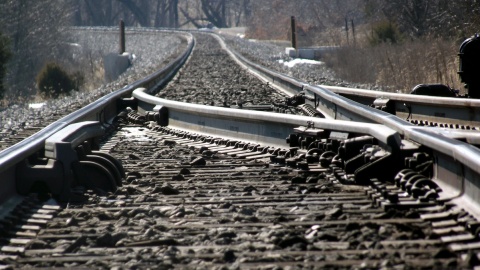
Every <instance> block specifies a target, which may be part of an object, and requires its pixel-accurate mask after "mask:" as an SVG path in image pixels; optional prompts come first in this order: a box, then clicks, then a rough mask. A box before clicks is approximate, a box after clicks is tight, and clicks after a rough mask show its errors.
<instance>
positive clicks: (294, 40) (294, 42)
mask: <svg viewBox="0 0 480 270" xmlns="http://www.w3.org/2000/svg"><path fill="white" fill-rule="evenodd" d="M291 28H292V47H293V48H294V49H295V50H296V49H297V27H296V25H295V16H292V18H291Z"/></svg>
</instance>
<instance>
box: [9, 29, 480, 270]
mask: <svg viewBox="0 0 480 270" xmlns="http://www.w3.org/2000/svg"><path fill="white" fill-rule="evenodd" d="M195 36H196V38H195V39H191V43H190V46H189V47H188V50H187V51H186V52H185V53H184V54H183V55H181V56H179V57H178V59H176V61H174V62H172V63H171V64H170V65H168V66H167V67H165V68H164V69H162V70H160V71H158V72H157V73H156V74H153V75H152V76H150V77H149V78H147V79H145V80H141V81H138V82H136V83H135V84H133V85H130V86H128V87H125V88H124V89H121V90H119V91H118V92H115V93H112V94H110V95H108V96H106V97H104V98H102V99H101V100H99V101H98V102H96V103H92V104H91V105H90V106H87V107H85V108H82V109H81V110H80V111H79V112H75V113H72V114H70V115H68V116H66V117H64V118H62V119H61V120H59V121H57V122H55V123H53V124H52V125H50V126H49V127H47V128H46V129H44V130H42V131H41V132H39V133H37V134H35V135H34V136H32V137H29V138H28V139H26V140H25V141H23V142H21V143H19V144H17V145H15V146H13V147H11V148H8V149H7V150H5V151H2V152H1V153H0V176H2V177H1V178H2V179H3V180H2V181H3V183H4V187H5V188H4V189H3V190H2V191H1V192H0V193H1V194H2V195H1V198H4V201H5V202H4V203H3V204H2V212H1V213H0V220H2V222H1V223H0V224H1V226H2V228H3V230H2V232H3V233H2V238H1V243H2V248H1V253H0V265H2V267H4V268H22V267H24V268H49V269H50V268H67V267H68V268H74V269H76V268H78V269H80V268H85V267H93V268H122V267H127V268H182V269H184V268H190V269H211V268H218V269H220V268H223V267H233V268H242V269H251V268H257V269H274V268H298V269H304V268H334V269H350V268H362V267H363V268H382V267H383V268H394V267H396V268H402V269H418V268H425V269H427V268H428V269H431V268H438V269H442V268H466V269H469V268H474V267H475V266H477V265H478V264H479V262H478V255H477V252H478V249H479V248H480V244H479V242H478V228H479V224H480V223H479V222H478V218H479V212H480V211H478V209H479V208H478V200H477V197H476V196H477V194H478V188H477V186H478V184H477V183H476V181H478V179H480V177H479V172H480V169H478V168H480V167H479V166H478V165H479V164H478V162H479V159H478V157H479V155H480V151H479V150H478V149H477V148H476V147H474V146H472V145H470V144H468V143H464V142H460V141H458V140H456V139H455V138H459V132H456V131H451V133H452V135H450V136H449V137H448V136H443V135H439V134H438V133H436V131H435V130H433V131H432V129H430V128H426V127H417V126H413V125H411V124H410V123H408V122H406V121H403V120H400V119H398V118H396V117H395V116H392V115H391V114H387V113H385V112H381V111H378V110H375V109H373V108H370V107H366V106H363V105H360V104H358V103H354V102H350V101H348V100H347V99H345V98H342V97H339V96H336V95H334V94H332V93H330V92H328V91H325V90H324V89H321V88H318V87H314V86H309V85H306V84H303V83H301V82H299V81H296V80H294V79H292V78H288V77H286V76H283V75H281V74H275V73H274V72H271V71H268V70H265V69H262V67H259V66H257V65H255V64H254V63H251V62H249V61H247V60H246V59H244V58H243V57H241V56H239V55H236V56H235V53H233V52H228V54H230V55H232V56H234V58H235V59H236V60H235V61H238V62H241V65H242V66H243V67H244V68H245V67H246V66H252V67H255V69H254V70H252V71H249V72H251V73H252V74H255V75H256V76H260V81H257V82H256V83H253V84H256V85H259V88H260V89H265V87H268V88H269V89H272V90H273V89H280V90H281V92H279V94H278V95H279V96H278V97H275V96H274V97H273V99H272V97H271V96H267V97H261V96H262V95H258V97H255V98H247V97H248V96H249V95H250V96H252V95H253V94H254V93H248V94H246V95H244V96H242V95H241V94H242V92H243V90H242V89H241V88H240V91H239V93H240V94H239V95H235V98H236V99H233V98H232V96H233V95H232V94H231V93H226V92H225V89H222V90H224V91H223V92H222V91H220V92H219V94H222V93H223V94H224V95H223V96H222V97H228V98H225V99H220V98H218V99H215V98H214V97H215V94H214V93H208V94H204V93H202V92H201V89H203V88H207V89H211V88H212V86H211V85H210V86H200V85H199V84H195V85H196V86H197V88H198V89H200V90H199V91H200V93H202V94H199V95H197V96H187V95H188V89H184V88H182V87H185V86H184V85H182V81H185V80H186V81H187V82H188V83H187V85H189V84H192V83H191V82H192V81H195V80H198V77H196V78H195V77H194V78H191V79H189V78H188V77H187V75H188V74H189V73H190V71H189V68H191V66H194V67H195V65H196V64H195V63H196V60H195V59H194V56H192V57H191V58H190V59H189V60H188V61H187V64H186V66H185V67H184V68H183V69H182V70H183V71H180V73H179V74H180V75H176V78H174V79H173V83H172V84H170V85H168V86H166V88H163V89H165V92H163V90H160V91H158V88H159V87H162V86H164V85H166V82H167V81H168V80H169V79H170V78H171V77H173V76H174V75H175V73H176V71H177V70H178V68H179V67H180V66H181V65H182V63H183V62H185V61H186V58H187V56H188V54H189V52H190V51H191V50H192V49H193V47H194V44H195V43H194V40H196V42H198V44H197V45H196V46H195V47H196V49H195V50H198V51H200V52H201V49H202V45H200V42H211V41H207V40H206V39H208V37H206V36H204V34H201V35H200V34H195ZM215 39H216V40H218V41H219V42H220V44H221V46H222V47H224V45H222V43H221V40H220V39H218V38H215ZM208 47H211V46H208ZM195 50H194V51H193V53H194V54H195V53H196V51H195ZM216 50H218V48H216ZM219 54H220V52H217V53H216V54H215V57H220V56H219ZM222 61H223V60H222ZM189 65H191V66H190V67H189ZM207 70H208V71H209V72H210V73H214V74H215V76H214V77H218V76H219V75H218V73H216V71H214V70H213V67H208V68H207ZM239 72H240V71H237V72H236V73H237V74H238V73H239ZM199 76H200V77H201V78H206V75H199ZM221 76H225V75H221ZM247 76H248V75H246V74H245V75H242V77H237V80H238V81H240V82H243V83H240V85H245V81H248V84H247V85H249V83H250V82H253V81H254V79H251V78H249V77H247ZM222 78H223V77H222ZM245 78H246V79H245ZM267 82H268V84H267ZM229 87H232V86H229ZM234 87H237V86H234ZM213 88H216V87H215V86H213ZM219 88H220V87H219ZM299 89H300V90H299ZM214 90H215V89H211V91H212V92H214ZM237 91H238V89H237ZM259 91H260V92H261V90H259ZM300 91H303V92H304V93H305V94H304V95H303V96H304V97H305V96H306V98H305V99H304V100H303V99H302V101H304V102H306V103H307V104H310V106H312V107H317V109H319V111H320V112H321V114H322V115H323V116H326V117H327V118H320V117H311V116H308V113H306V111H305V110H301V109H299V110H295V109H291V110H290V109H289V107H296V106H294V105H298V104H292V103H295V102H296V101H297V99H293V100H292V99H289V98H287V97H286V95H287V93H290V94H291V95H293V94H295V95H297V97H298V94H299V92H300ZM155 92H158V93H159V94H158V95H159V96H153V95H150V94H149V93H155ZM185 92H186V93H185ZM179 93H181V94H179ZM168 95H173V96H176V97H178V96H180V97H181V98H183V99H189V101H196V103H197V104H192V103H184V102H181V101H175V100H171V99H165V98H163V97H167V96H168ZM229 95H230V96H229ZM237 96H238V97H237ZM212 97H213V98H212ZM261 98H266V99H261ZM281 98H286V100H287V103H288V102H289V103H290V104H286V105H285V104H284V105H283V106H282V107H281V108H282V109H283V112H284V113H278V111H280V110H279V109H278V108H279V107H280V106H279V105H278V103H279V101H278V99H281ZM290 98H291V97H290ZM209 99H213V100H214V101H219V102H217V103H216V104H215V102H214V104H213V105H216V106H210V105H203V104H205V103H208V102H206V100H209ZM272 100H273V102H272ZM288 100H289V101H288ZM268 101H269V102H270V103H272V104H270V107H271V108H273V109H271V110H270V109H269V110H266V109H265V108H264V107H263V106H259V105H265V103H266V102H268ZM239 104H242V106H239ZM243 105H245V106H243ZM248 106H251V107H252V108H254V109H257V110H254V111H252V110H243V109H240V108H239V107H248ZM259 107H262V108H261V109H259ZM286 109H288V110H286ZM265 110H266V111H265ZM271 111H277V113H274V112H271ZM307 111H308V110H307ZM285 112H287V113H285ZM299 113H300V114H303V115H299ZM306 114H307V115H306ZM331 115H333V116H334V117H331ZM329 116H330V117H329ZM341 118H344V119H349V120H353V121H344V120H339V119H341ZM462 136H463V138H464V139H465V138H466V139H465V140H466V141H467V142H468V141H469V140H470V141H472V140H474V139H475V138H474V137H473V135H469V134H466V133H463V134H462ZM285 138H287V140H285Z"/></svg>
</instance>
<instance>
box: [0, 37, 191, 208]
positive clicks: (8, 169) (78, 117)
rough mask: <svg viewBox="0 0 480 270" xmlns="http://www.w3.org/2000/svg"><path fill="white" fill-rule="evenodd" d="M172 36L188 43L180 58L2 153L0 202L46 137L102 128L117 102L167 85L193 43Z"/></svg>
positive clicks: (115, 110) (12, 188) (41, 146)
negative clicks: (75, 127) (79, 127)
mask: <svg viewBox="0 0 480 270" xmlns="http://www.w3.org/2000/svg"><path fill="white" fill-rule="evenodd" d="M150 31H152V30H150ZM170 32H172V31H170ZM172 33H180V34H181V35H183V36H184V37H185V38H186V39H187V40H188V46H187V48H186V50H185V51H184V52H183V53H182V54H181V55H179V56H178V57H177V58H176V59H174V60H173V61H172V62H170V63H169V64H167V65H166V66H165V67H163V68H161V69H160V70H158V71H156V72H154V73H153V74H150V75H148V76H147V77H145V78H143V79H141V80H138V81H136V82H134V83H132V84H130V85H127V86H125V87H123V88H122V89H119V90H116V91H114V92H112V93H109V94H107V95H105V96H103V97H101V98H99V99H98V100H96V101H95V102H93V103H90V104H88V105H87V106H85V107H83V108H81V109H79V110H77V111H75V112H72V113H70V114H68V115H67V116H65V117H63V118H61V119H59V120H57V121H55V122H53V123H51V124H50V125H48V126H47V127H45V128H44V129H42V130H40V131H39V132H37V133H35V134H33V135H32V136H30V137H28V138H26V139H25V140H23V141H21V142H19V143H17V144H15V145H13V146H11V147H9V148H7V149H5V150H3V151H1V152H0V179H1V180H2V186H3V187H4V188H2V189H1V191H0V201H4V200H5V199H7V197H8V196H9V195H10V194H12V193H14V190H15V187H14V186H15V183H14V179H15V166H16V164H18V163H19V162H21V161H23V160H25V159H26V158H28V157H29V156H31V155H32V154H34V153H36V152H37V151H40V150H41V149H43V147H44V144H45V140H46V139H47V138H48V137H50V136H52V135H53V134H55V133H56V132H58V131H59V130H61V129H63V128H65V127H66V126H68V125H69V124H73V123H77V122H80V121H91V120H95V121H100V122H101V123H102V124H105V125H108V124H109V121H110V120H112V119H113V118H114V117H115V116H116V115H117V113H118V107H119V104H118V102H117V101H118V100H119V99H122V98H129V97H130V96H131V93H132V91H133V90H135V89H136V88H138V87H148V88H154V87H160V86H162V85H164V84H166V83H167V82H168V81H169V80H170V79H171V78H172V77H173V76H174V75H175V74H176V72H177V70H178V69H179V68H180V67H181V66H182V65H183V63H184V62H185V61H186V60H187V58H188V56H189V55H190V52H191V51H192V49H193V46H194V39H193V36H192V35H191V34H188V33H186V32H177V31H175V32H172Z"/></svg>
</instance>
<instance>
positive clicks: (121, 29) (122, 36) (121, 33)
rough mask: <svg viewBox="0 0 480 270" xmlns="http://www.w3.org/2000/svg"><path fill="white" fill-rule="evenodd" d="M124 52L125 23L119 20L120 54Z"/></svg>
mask: <svg viewBox="0 0 480 270" xmlns="http://www.w3.org/2000/svg"><path fill="white" fill-rule="evenodd" d="M124 52H125V23H124V22H123V20H120V54H123V53H124Z"/></svg>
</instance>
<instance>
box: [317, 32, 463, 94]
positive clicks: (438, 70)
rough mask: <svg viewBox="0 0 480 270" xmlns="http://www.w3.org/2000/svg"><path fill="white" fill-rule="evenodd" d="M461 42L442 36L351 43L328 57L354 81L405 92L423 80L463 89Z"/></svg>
mask: <svg viewBox="0 0 480 270" xmlns="http://www.w3.org/2000/svg"><path fill="white" fill-rule="evenodd" d="M458 46H459V45H458V44H456V42H453V41H445V40H439V39H435V40H428V39H427V40H416V41H405V42H403V43H401V44H387V43H384V44H381V45H377V46H374V47H371V46H357V47H353V46H349V47H342V48H341V49H339V51H338V52H337V53H334V54H331V55H329V56H327V57H326V59H325V60H326V62H327V64H328V65H329V66H330V67H331V68H332V69H333V70H334V71H335V72H336V73H337V75H338V76H339V77H340V78H342V79H344V80H347V81H350V82H354V83H366V84H376V85H379V86H382V87H383V88H388V89H391V90H392V91H396V92H402V93H408V92H409V91H410V90H411V89H412V88H413V87H414V86H415V85H418V84H421V83H442V84H446V85H449V86H450V87H452V88H455V89H459V90H461V91H460V92H461V93H463V92H464V89H463V84H462V83H461V82H460V79H459V77H458V75H457V71H458V57H457V53H458Z"/></svg>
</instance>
